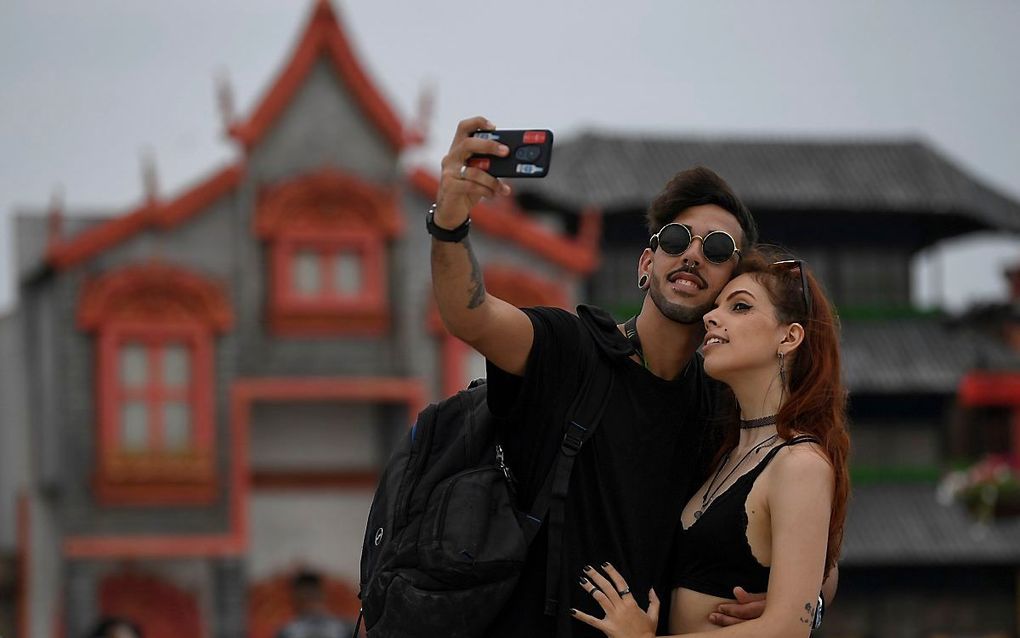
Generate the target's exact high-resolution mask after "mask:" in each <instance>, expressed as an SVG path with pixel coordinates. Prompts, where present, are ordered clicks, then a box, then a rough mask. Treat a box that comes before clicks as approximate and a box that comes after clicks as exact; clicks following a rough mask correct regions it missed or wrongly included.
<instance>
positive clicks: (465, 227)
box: [425, 204, 471, 243]
mask: <svg viewBox="0 0 1020 638" xmlns="http://www.w3.org/2000/svg"><path fill="white" fill-rule="evenodd" d="M436 206H438V204H432V205H431V206H429V210H428V212H427V213H425V230H427V231H429V234H430V235H432V236H433V237H435V238H436V239H438V240H439V241H448V242H452V243H457V242H459V241H463V239H464V238H465V237H467V235H468V231H469V230H471V218H470V217H468V218H467V219H465V220H464V223H463V224H461V225H460V226H457V227H456V228H454V229H453V230H447V229H446V228H442V227H440V226H437V225H436Z"/></svg>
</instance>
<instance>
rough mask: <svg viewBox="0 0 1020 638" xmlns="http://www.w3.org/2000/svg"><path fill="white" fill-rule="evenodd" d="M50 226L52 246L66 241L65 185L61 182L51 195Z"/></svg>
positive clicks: (49, 239)
mask: <svg viewBox="0 0 1020 638" xmlns="http://www.w3.org/2000/svg"><path fill="white" fill-rule="evenodd" d="M48 226H49V228H48V231H49V233H48V235H49V236H48V242H49V245H50V247H51V248H52V247H54V246H59V245H60V244H61V243H62V242H63V241H64V187H63V186H61V185H60V184H57V185H56V186H54V187H53V194H52V195H51V196H50V211H49V218H48Z"/></svg>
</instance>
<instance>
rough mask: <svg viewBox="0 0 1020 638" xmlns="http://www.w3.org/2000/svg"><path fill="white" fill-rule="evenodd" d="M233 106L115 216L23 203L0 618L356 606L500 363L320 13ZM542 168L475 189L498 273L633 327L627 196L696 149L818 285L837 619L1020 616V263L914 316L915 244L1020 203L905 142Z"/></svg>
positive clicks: (946, 627)
mask: <svg viewBox="0 0 1020 638" xmlns="http://www.w3.org/2000/svg"><path fill="white" fill-rule="evenodd" d="M221 111H222V115H223V120H224V128H225V131H226V133H227V134H228V135H229V136H230V137H231V139H233V140H234V141H235V142H236V145H237V149H238V153H237V158H236V161H234V162H232V163H230V164H229V165H227V166H222V167H218V168H215V169H213V170H211V171H210V172H209V173H208V174H207V177H206V178H204V179H203V180H201V181H199V182H198V183H195V184H193V185H191V186H190V187H188V188H186V189H184V190H182V191H181V192H177V193H174V194H170V195H164V194H163V193H161V192H160V190H159V187H158V184H157V181H158V180H157V179H156V177H155V172H154V170H150V171H147V172H146V195H147V197H146V199H145V201H144V202H143V203H142V204H141V205H139V206H138V207H136V208H134V209H133V210H126V211H95V212H89V211H74V210H64V204H63V202H62V201H60V199H59V198H56V199H55V200H54V201H53V202H52V203H51V204H50V205H49V206H48V207H44V208H38V209H36V210H26V211H21V213H20V214H19V215H18V216H17V217H16V220H15V228H14V237H15V253H16V274H17V278H18V279H17V281H18V287H19V301H18V304H17V306H16V307H15V309H14V310H13V311H12V312H11V313H10V314H8V315H5V316H4V317H2V318H0V347H2V352H3V353H4V356H3V357H0V437H2V438H0V508H2V509H0V556H2V571H0V587H2V588H3V589H2V591H0V593H2V597H0V600H2V601H3V603H2V607H0V618H2V619H6V620H0V623H6V625H0V632H3V633H4V634H5V635H8V634H9V635H17V636H21V637H22V638H27V637H32V638H36V637H46V636H54V637H58V636H67V637H69V638H77V637H78V636H81V635H83V634H84V632H85V631H86V630H87V629H88V628H89V627H90V626H91V625H92V624H93V623H94V622H95V621H96V619H97V618H98V617H99V616H101V615H111V614H112V615H120V616H126V617H130V618H132V619H134V620H135V621H136V622H138V623H139V624H141V625H142V626H143V627H144V628H145V631H146V636H149V637H150V638H151V637H156V638H163V637H167V638H169V637H170V636H174V637H176V636H183V635H186V636H209V637H210V638H227V637H231V638H234V637H237V636H253V637H257V638H263V637H269V636H272V635H274V632H275V631H276V630H277V629H279V627H280V626H281V625H282V624H283V623H285V622H286V621H287V620H288V619H289V618H290V617H291V616H292V614H293V611H294V610H293V606H292V601H291V599H290V593H289V589H290V579H291V578H292V577H293V575H294V574H296V573H298V572H300V571H302V570H306V569H313V570H315V571H317V572H319V573H322V574H324V575H325V585H326V595H327V601H328V604H329V605H330V607H331V609H333V611H334V612H335V613H336V614H338V615H341V616H348V617H350V616H353V615H354V614H356V611H357V600H356V597H355V594H356V591H357V580H358V560H359V556H360V548H361V541H362V535H363V533H364V521H365V518H366V515H367V509H368V506H369V504H370V501H371V496H372V492H373V490H374V486H375V482H376V479H377V476H378V473H379V471H380V469H381V467H382V465H383V464H384V463H385V460H386V458H387V454H388V450H389V449H390V448H391V447H392V445H393V442H394V441H395V439H396V438H397V437H399V436H400V435H401V433H402V432H404V430H405V428H406V427H407V425H408V423H410V421H411V420H412V418H413V415H414V413H415V412H416V411H417V410H418V409H419V408H421V407H422V406H423V405H424V403H425V402H427V401H430V400H434V399H437V398H439V397H441V396H445V395H447V394H449V393H452V392H453V391H455V390H456V389H458V388H460V387H463V385H464V384H466V382H467V381H468V380H470V379H472V378H474V377H477V376H481V374H482V373H483V371H484V367H483V366H482V362H481V361H480V359H479V357H478V356H477V355H476V354H474V353H473V352H472V351H471V350H470V349H468V348H467V347H466V346H465V345H464V344H462V343H461V342H459V341H458V340H456V339H453V338H451V337H450V336H449V335H448V334H446V333H445V331H444V330H443V328H442V326H441V323H440V321H439V319H438V316H437V314H436V311H435V308H434V305H433V302H432V299H431V287H430V280H429V269H428V266H427V262H428V259H429V256H428V241H427V240H426V238H425V235H424V232H423V229H422V228H421V225H422V214H423V212H424V210H425V209H426V208H427V206H428V204H429V203H430V202H431V200H432V198H433V197H434V194H435V191H436V187H437V176H436V174H435V172H434V169H433V168H431V167H430V168H428V169H422V168H417V167H415V166H414V165H413V164H411V163H409V162H407V161H406V157H407V156H408V155H409V154H410V153H411V152H412V151H413V149H414V148H415V147H416V145H417V144H419V143H420V142H421V139H422V136H423V134H424V131H423V123H422V122H418V123H415V124H411V123H405V122H402V121H401V120H400V119H399V118H398V116H397V115H396V114H395V111H394V110H393V108H392V107H391V106H390V105H389V104H388V102H387V100H386V99H385V98H384V97H383V96H382V95H381V93H380V92H379V91H378V90H377V89H376V87H375V84H374V81H373V78H372V77H370V75H369V74H368V73H367V72H366V70H365V64H364V61H363V60H359V58H358V57H357V56H356V55H355V53H354V52H353V50H352V48H351V46H350V43H349V39H348V36H347V35H346V34H345V32H344V25H343V24H342V23H341V21H340V20H339V18H338V16H337V14H336V12H335V11H334V10H333V8H332V7H331V5H330V4H329V3H328V2H325V1H322V0H320V1H318V2H316V3H314V5H313V8H312V10H311V11H310V15H309V17H308V19H307V22H306V25H305V27H304V30H303V31H302V32H301V33H300V34H298V36H297V40H296V43H295V46H294V48H293V50H292V52H291V54H290V56H289V57H288V59H286V60H284V61H282V65H281V71H280V72H279V74H278V75H277V76H276V77H275V78H273V79H272V80H271V81H270V83H269V86H268V89H267V90H266V92H265V93H264V95H263V96H262V98H261V99H260V100H259V102H258V103H257V104H255V105H254V106H253V108H252V109H251V111H250V113H249V114H248V115H245V116H239V115H237V114H235V113H234V111H233V106H232V99H231V97H230V93H229V89H227V88H226V87H224V88H223V91H222V93H221ZM554 160H555V163H554V167H555V169H554V170H553V172H552V174H551V176H550V177H549V178H547V179H545V180H534V181H530V182H528V183H526V184H525V183H521V184H519V185H518V187H517V191H516V193H515V197H514V199H513V200H510V201H500V202H494V203H491V204H487V205H482V206H479V207H478V209H477V210H475V211H474V212H473V224H474V226H473V227H474V231H473V233H474V234H473V240H472V241H473V245H474V246H475V249H476V251H477V253H478V255H479V257H480V260H481V261H482V263H483V266H484V270H485V278H486V285H487V287H488V289H489V290H490V291H491V292H492V293H493V294H495V295H497V296H500V297H502V298H504V299H507V300H508V301H511V302H512V303H515V304H517V305H557V306H562V307H567V308H570V307H573V306H574V305H575V304H576V303H580V302H592V303H596V304H599V305H603V306H605V307H607V308H609V309H610V310H612V311H613V313H614V314H616V316H617V317H618V318H619V319H621V320H622V319H624V318H626V317H627V316H629V314H631V313H633V312H634V311H635V310H636V309H637V307H638V304H639V302H640V299H639V293H638V291H637V289H636V288H635V287H634V281H635V275H634V273H635V269H636V262H637V257H638V254H639V252H640V248H641V247H642V246H644V245H645V242H646V241H647V234H646V233H645V231H644V229H643V220H642V211H643V209H644V207H645V206H646V204H647V202H648V201H649V200H650V198H651V197H652V196H653V195H654V194H655V192H656V191H657V190H658V189H659V188H661V186H662V185H663V184H664V183H665V181H666V180H667V179H668V177H669V176H671V175H672V174H673V173H674V172H676V171H677V170H679V169H682V168H685V167H688V166H690V165H693V164H704V165H706V166H709V167H711V168H713V169H714V170H716V171H718V172H719V173H720V174H722V175H723V176H724V177H725V178H726V179H727V180H729V181H730V182H731V184H732V185H733V186H734V187H735V188H736V190H737V192H738V193H740V195H741V196H742V197H743V198H744V199H745V201H746V202H747V203H748V205H749V206H750V207H751V209H752V210H753V211H754V213H755V216H756V218H757V219H758V222H759V224H760V226H761V230H762V233H761V234H762V238H763V240H764V241H766V242H770V243H777V244H781V245H783V246H785V247H787V248H789V249H790V250H792V251H793V252H795V253H796V254H798V255H800V256H802V257H803V258H805V259H806V260H807V261H808V262H809V263H810V265H811V266H812V268H813V269H814V270H815V272H816V273H817V274H818V275H819V276H820V278H821V279H822V280H823V282H824V283H825V284H826V286H827V288H828V290H829V291H830V294H831V295H832V296H833V298H834V300H835V301H836V303H837V305H838V308H839V312H840V315H841V318H842V321H843V334H844V359H845V361H844V363H845V366H844V367H845V374H846V376H847V381H848V384H849V387H850V389H851V393H852V394H851V406H850V407H851V418H852V420H853V426H852V427H853V429H852V435H853V440H854V460H853V462H854V468H853V478H854V484H855V488H854V497H853V502H852V506H851V510H850V519H849V524H848V529H847V535H846V543H845V552H844V558H843V560H842V561H841V573H840V582H841V587H840V593H839V596H838V599H837V601H836V602H835V604H834V605H833V606H832V608H831V610H830V612H829V613H828V615H827V617H826V623H825V627H824V629H823V631H822V632H821V635H824V636H828V637H837V636H839V637H847V638H849V637H862V638H863V637H872V636H928V637H933V638H934V637H935V636H945V637H948V636H955V637H957V638H963V637H964V636H967V637H975V636H984V637H987V638H991V637H993V636H995V637H1004V636H1014V635H1016V634H1017V630H1018V625H1020V620H1018V616H1020V518H1017V516H1016V514H1018V513H1020V498H1018V499H1017V500H1012V499H1013V496H1011V495H1015V494H1016V492H1015V491H1011V490H1012V489H1013V488H1011V487H1010V485H1014V486H1015V480H1014V482H1013V483H1010V480H1012V479H1009V478H1008V476H1009V475H1010V472H1011V471H1012V472H1015V471H1016V469H1017V468H1018V467H1020V376H1017V374H1018V372H1020V355H1018V354H1017V349H1018V348H1020V315H1018V314H1017V307H1018V306H1017V304H1018V303H1020V271H1017V270H1011V271H1010V272H1008V273H1004V276H1008V277H1011V281H1012V283H1013V285H1012V288H1011V290H1012V291H1013V296H1012V298H1010V299H1003V300H1002V302H1001V303H999V304H986V305H984V306H981V307H977V308H974V309H973V310H972V311H970V312H969V313H968V314H966V315H963V316H960V317H952V318H951V317H946V316H944V315H942V314H940V313H939V312H937V311H936V312H932V311H921V310H918V309H915V308H914V307H912V303H911V299H912V291H911V287H912V285H913V282H912V279H911V277H910V273H909V267H910V261H911V259H912V258H913V256H914V255H916V254H917V253H918V252H919V251H922V250H924V249H926V248H928V247H930V246H932V245H933V244H935V243H936V242H938V241H940V240H943V239H945V238H949V237H955V236H960V235H964V234H967V233H971V232H974V231H981V230H984V231H988V230H991V231H997V232H1002V233H1012V234H1016V233H1018V232H1020V203H1018V202H1017V201H1015V200H1013V199H1010V198H1009V197H1007V196H1004V195H1002V194H1001V193H998V192H996V191H994V190H993V189H991V188H989V187H987V186H985V185H983V184H982V183H981V182H980V181H979V180H977V179H975V178H974V177H973V176H972V175H969V174H968V173H967V172H966V171H964V170H961V169H960V168H958V167H957V166H955V165H954V164H953V162H952V160H951V158H948V157H945V156H943V155H941V154H940V153H939V152H937V151H936V150H935V149H933V148H931V147H929V146H928V145H926V144H925V143H923V142H921V141H918V140H913V139H877V138H876V139H871V140H861V139H853V140H848V139H798V140H791V139H789V138H784V139H768V138H758V139H747V138H743V139H740V138H721V137H701V138H693V137H685V138H674V137H669V136H666V135H654V136H653V135H644V136H638V135H630V134H612V133H605V132H600V133H588V134H582V135H577V136H574V137H573V138H568V139H559V140H558V142H557V147H556V151H555V158H554ZM999 459H1002V461H1001V463H1000V461H999ZM1009 467H1012V470H1009V469H1008V468H1009ZM967 468H974V469H972V470H971V471H970V472H969V473H966V472H963V473H959V474H949V473H950V472H951V471H952V470H966V469H967ZM947 476H948V477H949V478H948V479H947V478H944V477H947ZM1003 477H1005V478H1003ZM1000 479H1001V480H1000ZM940 481H941V484H940ZM940 486H941V489H939V487H940Z"/></svg>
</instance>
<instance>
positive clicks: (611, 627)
mask: <svg viewBox="0 0 1020 638" xmlns="http://www.w3.org/2000/svg"><path fill="white" fill-rule="evenodd" d="M602 569H604V570H605V572H606V574H607V575H608V576H609V578H611V579H612V581H613V582H609V579H607V578H606V577H605V576H603V575H602V574H601V573H600V572H599V571H598V570H596V569H595V568H593V567H591V566H589V567H585V568H584V576H582V577H581V580H580V584H581V588H582V589H584V590H585V591H586V592H588V593H589V594H590V595H591V596H592V598H594V599H595V601H596V602H597V603H598V604H599V606H600V607H602V609H603V611H605V612H606V616H605V618H602V619H599V618H595V617H594V616H589V615H588V614H586V613H584V612H583V611H578V610H576V609H571V610H570V613H571V614H573V616H574V617H575V618H577V619H578V620H580V621H581V622H583V623H586V624H589V625H591V626H592V627H594V628H596V629H598V630H600V631H602V633H604V634H605V635H607V636H609V638H647V637H649V636H655V629H656V627H657V626H658V624H659V598H658V596H656V595H655V590H654V589H651V590H649V591H648V611H645V610H643V609H641V607H640V606H638V604H637V602H635V601H634V596H633V595H632V594H631V593H630V587H628V586H627V581H626V580H624V579H623V576H621V575H620V574H619V572H617V571H616V569H615V568H614V567H613V566H612V565H610V564H609V563H602Z"/></svg>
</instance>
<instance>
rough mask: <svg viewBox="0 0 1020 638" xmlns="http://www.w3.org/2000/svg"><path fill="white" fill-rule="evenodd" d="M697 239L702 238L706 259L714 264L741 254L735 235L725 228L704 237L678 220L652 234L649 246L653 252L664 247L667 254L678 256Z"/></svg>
mask: <svg viewBox="0 0 1020 638" xmlns="http://www.w3.org/2000/svg"><path fill="white" fill-rule="evenodd" d="M695 239H700V240H701V252H702V253H703V254H704V255H705V259H707V260H709V261H710V262H712V263H713V264H722V263H725V262H726V261H728V260H729V258H730V257H732V256H733V255H740V250H739V249H738V248H737V242H735V241H733V237H732V236H730V234H729V233H727V232H726V231H725V230H713V231H712V232H710V233H708V234H707V235H705V236H704V237H702V236H701V235H694V234H692V233H691V229H690V228H688V227H687V226H684V225H683V224H678V223H676V222H673V223H671V224H666V225H665V226H663V227H662V228H660V229H659V232H657V233H655V234H654V235H652V237H651V239H649V240H648V247H649V248H651V249H652V252H655V250H656V249H657V248H662V250H663V252H665V253H666V254H667V255H673V256H674V257H676V256H677V255H682V254H684V253H685V252H687V249H688V248H690V247H691V244H692V243H694V240H695Z"/></svg>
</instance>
